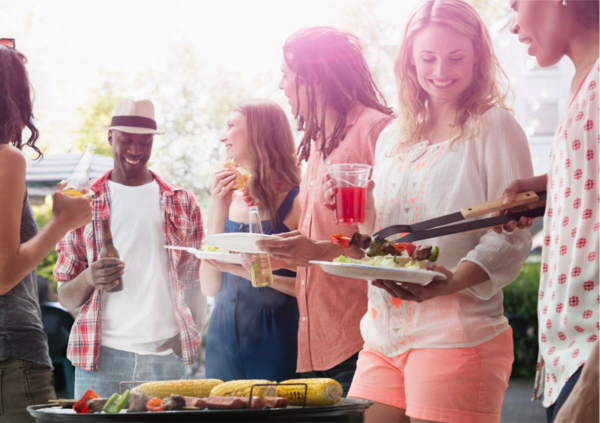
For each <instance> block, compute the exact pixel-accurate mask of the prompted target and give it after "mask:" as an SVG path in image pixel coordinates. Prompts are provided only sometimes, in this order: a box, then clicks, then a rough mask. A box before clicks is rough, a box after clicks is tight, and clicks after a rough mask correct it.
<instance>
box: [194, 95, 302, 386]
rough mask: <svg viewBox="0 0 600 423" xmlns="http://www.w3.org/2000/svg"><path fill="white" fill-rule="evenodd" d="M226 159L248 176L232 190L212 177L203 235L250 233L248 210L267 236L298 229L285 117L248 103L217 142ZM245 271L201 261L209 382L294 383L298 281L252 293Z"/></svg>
mask: <svg viewBox="0 0 600 423" xmlns="http://www.w3.org/2000/svg"><path fill="white" fill-rule="evenodd" d="M221 142H222V143H223V144H224V145H225V149H226V151H227V159H228V160H231V159H235V162H236V163H238V164H239V165H240V166H242V167H243V168H245V169H247V170H249V171H250V172H251V173H252V178H251V179H250V181H249V182H248V184H247V186H246V187H245V188H243V189H240V190H232V188H233V186H234V184H235V178H236V177H235V175H234V174H233V172H231V171H230V170H227V169H221V170H219V171H218V172H216V174H215V179H214V182H213V186H212V188H211V194H212V199H211V202H210V205H209V208H208V224H207V225H208V228H207V229H208V233H209V234H211V235H212V234H218V233H224V232H228V233H230V232H248V231H249V229H248V216H249V206H250V205H254V204H256V205H258V209H259V213H260V216H261V220H262V226H263V232H264V233H265V234H278V233H283V232H290V231H293V230H296V229H297V228H298V219H299V216H300V206H299V201H298V197H297V195H298V191H299V185H300V168H299V167H298V164H297V158H296V152H295V145H294V139H293V136H292V129H291V127H290V123H289V121H288V119H287V116H286V114H285V112H284V111H283V110H282V109H281V107H279V106H278V105H277V104H276V103H274V102H272V101H270V100H247V101H243V102H241V103H238V104H237V105H236V106H235V107H233V108H232V109H231V111H230V114H229V117H228V120H227V129H226V131H225V133H224V134H223V136H222V137H221ZM249 278H250V274H249V272H248V270H247V269H245V268H244V267H243V266H240V265H235V264H226V263H221V262H216V261H213V260H203V262H202V266H201V270H200V282H201V284H202V292H203V293H204V294H205V295H207V296H209V297H216V298H215V307H214V310H213V313H212V316H211V319H210V325H209V328H208V337H207V341H206V377H208V378H217V379H222V380H224V381H228V380H237V379H267V380H272V381H282V380H285V379H290V378H294V377H296V357H297V350H298V341H297V333H298V316H299V314H298V303H297V302H296V298H295V296H296V294H295V273H294V272H291V271H289V270H278V271H274V272H273V279H274V281H273V285H272V286H270V287H265V288H254V287H253V286H252V284H251V282H250V280H249Z"/></svg>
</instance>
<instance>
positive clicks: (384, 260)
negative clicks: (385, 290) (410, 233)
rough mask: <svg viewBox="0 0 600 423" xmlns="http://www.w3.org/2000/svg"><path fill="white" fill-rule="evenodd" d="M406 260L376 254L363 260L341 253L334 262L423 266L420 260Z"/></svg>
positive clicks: (402, 266)
mask: <svg viewBox="0 0 600 423" xmlns="http://www.w3.org/2000/svg"><path fill="white" fill-rule="evenodd" d="M405 261H406V258H405V260H398V257H397V256H391V255H390V256H376V257H369V258H367V257H365V258H364V259H362V260H359V259H354V258H350V257H346V256H344V255H341V256H339V257H337V258H335V259H333V263H351V264H360V265H363V266H373V267H383V268H387V269H400V268H402V269H416V270H420V269H421V266H420V264H419V262H418V261H414V260H409V261H408V263H406V262H405Z"/></svg>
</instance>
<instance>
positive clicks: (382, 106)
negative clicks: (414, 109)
mask: <svg viewBox="0 0 600 423" xmlns="http://www.w3.org/2000/svg"><path fill="white" fill-rule="evenodd" d="M283 53H284V57H285V60H286V63H287V65H288V66H289V67H290V69H293V70H294V72H295V73H296V95H297V98H299V96H298V92H299V87H300V84H299V81H300V80H302V81H303V82H305V87H306V88H305V89H306V98H307V99H308V105H307V107H308V113H307V116H298V111H296V116H294V117H295V118H296V119H298V129H299V130H301V131H305V134H304V137H303V138H302V141H301V143H300V146H299V147H298V160H299V161H302V160H308V157H309V155H310V146H311V142H312V140H316V139H317V135H320V138H321V144H320V146H319V150H320V151H321V152H322V153H323V155H324V157H327V156H329V154H331V152H332V151H333V150H334V149H335V148H336V147H337V146H338V145H339V143H340V141H341V140H343V139H344V133H343V132H344V130H345V128H346V115H347V113H348V111H349V110H350V109H351V108H352V107H353V106H354V105H355V104H356V101H360V102H362V103H363V104H364V105H365V106H367V107H371V108H373V109H375V110H379V111H380V112H382V113H385V114H386V115H391V114H392V109H391V108H389V107H387V104H386V102H385V99H384V98H383V95H382V94H381V92H380V91H379V89H378V88H377V86H376V85H375V81H373V77H372V76H371V72H370V71H369V67H368V66H367V62H366V61H365V58H364V56H363V52H362V48H361V46H360V42H359V40H358V38H357V37H355V36H354V35H352V34H349V33H347V32H342V31H339V30H337V29H335V28H332V27H326V26H319V27H312V28H305V29H301V30H300V31H298V32H296V33H295V34H294V35H292V36H291V37H290V38H288V39H287V40H286V42H285V44H284V46H283ZM316 81H319V82H320V83H321V84H322V86H323V87H324V89H325V93H324V94H325V100H324V104H323V110H322V112H321V114H322V116H320V118H321V119H319V117H318V116H317V103H316V98H315V85H316ZM297 101H298V103H299V99H298V100H297ZM328 105H331V106H332V107H333V109H334V110H335V111H336V112H337V113H338V114H339V118H338V120H337V122H336V124H335V127H334V129H333V132H332V134H331V136H330V137H327V135H326V133H327V131H326V130H325V110H326V108H327V106H328ZM296 106H297V107H296V110H299V104H296ZM319 120H320V121H321V125H323V127H320V126H319Z"/></svg>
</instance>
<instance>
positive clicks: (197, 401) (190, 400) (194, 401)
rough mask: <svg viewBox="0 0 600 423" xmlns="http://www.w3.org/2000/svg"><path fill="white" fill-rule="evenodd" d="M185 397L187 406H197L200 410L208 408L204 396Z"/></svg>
mask: <svg viewBox="0 0 600 423" xmlns="http://www.w3.org/2000/svg"><path fill="white" fill-rule="evenodd" d="M183 399H184V400H185V405H186V407H196V408H199V409H200V410H204V409H205V408H206V399H204V398H194V397H183Z"/></svg>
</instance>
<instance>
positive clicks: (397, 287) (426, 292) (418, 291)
mask: <svg viewBox="0 0 600 423" xmlns="http://www.w3.org/2000/svg"><path fill="white" fill-rule="evenodd" d="M427 268H428V269H429V270H432V271H434V272H440V273H443V274H444V275H446V279H432V281H431V282H429V283H428V284H427V285H419V284H415V283H408V282H396V281H389V280H376V281H373V282H371V283H372V284H373V286H376V287H377V288H381V289H383V290H384V291H387V292H388V293H389V294H390V295H391V296H392V297H395V298H400V299H402V300H406V301H415V302H417V303H422V302H423V301H427V300H430V299H432V298H435V297H441V296H443V295H450V294H454V293H455V292H458V291H460V289H457V287H456V286H453V285H454V284H453V283H452V280H453V278H454V274H453V273H452V271H451V270H449V269H446V268H445V267H444V266H441V265H439V264H433V263H428V267H427Z"/></svg>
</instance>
